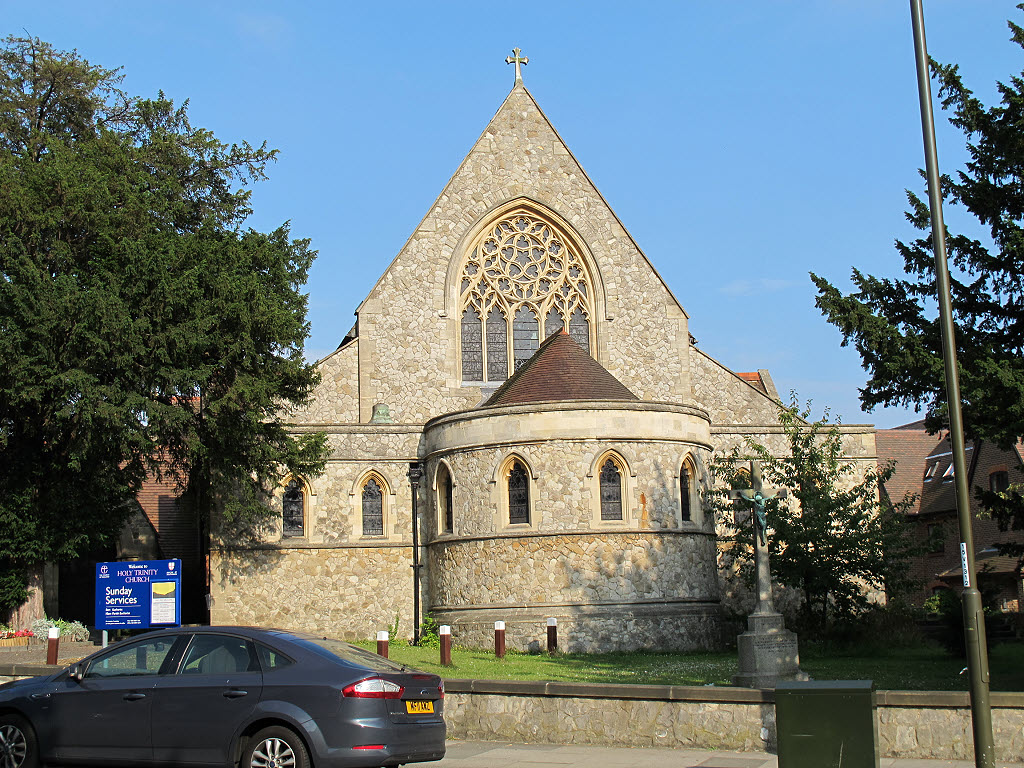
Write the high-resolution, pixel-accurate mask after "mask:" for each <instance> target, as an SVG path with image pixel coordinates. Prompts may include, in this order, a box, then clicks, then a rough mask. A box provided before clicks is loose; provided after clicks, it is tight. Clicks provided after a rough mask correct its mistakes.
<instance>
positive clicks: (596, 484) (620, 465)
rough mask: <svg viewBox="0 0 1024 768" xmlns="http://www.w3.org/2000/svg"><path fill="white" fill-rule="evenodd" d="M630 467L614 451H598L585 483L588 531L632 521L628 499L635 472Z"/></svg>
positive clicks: (631, 493) (633, 511)
mask: <svg viewBox="0 0 1024 768" xmlns="http://www.w3.org/2000/svg"><path fill="white" fill-rule="evenodd" d="M630 467H631V465H630V463H629V462H627V461H626V458H625V456H623V454H622V453H621V452H619V451H616V450H606V451H602V452H600V453H598V455H597V456H596V457H595V458H594V460H593V462H591V464H590V471H589V472H588V473H587V481H588V483H589V484H590V486H591V494H590V497H591V500H592V502H591V523H590V524H591V526H592V527H594V528H601V527H608V526H623V525H627V524H628V523H630V522H631V521H633V520H634V519H635V510H634V509H633V504H632V498H633V487H634V485H635V481H636V471H635V470H633V469H631V468H630ZM616 485H617V486H618V487H617V488H616ZM616 491H617V498H615V494H616Z"/></svg>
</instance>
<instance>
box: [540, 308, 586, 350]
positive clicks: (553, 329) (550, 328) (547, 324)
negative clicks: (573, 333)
mask: <svg viewBox="0 0 1024 768" xmlns="http://www.w3.org/2000/svg"><path fill="white" fill-rule="evenodd" d="M564 327H565V324H564V323H563V322H562V315H561V313H559V311H558V310H557V309H555V308H554V307H552V308H551V309H549V310H548V316H547V317H546V318H544V338H545V339H546V338H547V337H548V336H550V335H551V334H553V333H558V332H559V331H560V330H562V328H564ZM584 349H586V347H584Z"/></svg>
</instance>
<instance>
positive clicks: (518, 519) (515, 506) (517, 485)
mask: <svg viewBox="0 0 1024 768" xmlns="http://www.w3.org/2000/svg"><path fill="white" fill-rule="evenodd" d="M508 521H509V523H510V524H516V523H529V522H530V478H529V475H527V473H526V467H524V466H523V465H522V463H521V462H519V461H515V460H513V462H512V465H511V467H510V468H509V473H508Z"/></svg>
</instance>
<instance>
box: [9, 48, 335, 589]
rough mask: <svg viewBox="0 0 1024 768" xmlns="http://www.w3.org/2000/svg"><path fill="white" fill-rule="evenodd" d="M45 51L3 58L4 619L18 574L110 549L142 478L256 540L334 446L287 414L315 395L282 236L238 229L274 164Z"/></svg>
mask: <svg viewBox="0 0 1024 768" xmlns="http://www.w3.org/2000/svg"><path fill="white" fill-rule="evenodd" d="M121 79H122V76H121V75H120V74H119V73H118V71H117V70H110V69H104V68H102V67H99V66H95V65H93V64H90V63H89V62H88V61H86V60H84V59H82V58H81V57H80V56H79V55H78V54H77V52H75V51H72V52H61V51H57V50H54V49H53V48H52V47H51V46H50V45H48V44H47V43H45V42H42V41H40V40H38V39H32V38H15V37H9V38H7V39H6V40H5V41H3V45H2V47H0V608H4V607H7V608H10V607H12V606H17V605H18V604H20V602H21V601H23V600H24V598H25V584H26V581H25V573H26V569H27V568H29V567H32V566H34V565H37V564H39V563H41V562H43V561H48V560H65V559H69V558H73V557H75V556H77V555H79V554H80V553H83V552H85V551H87V550H88V549H89V548H90V547H92V546H94V545H96V544H97V543H101V542H105V541H109V540H111V539H112V537H113V536H115V535H116V533H117V531H118V530H119V528H120V526H121V524H122V523H123V521H124V520H125V519H126V517H127V515H128V513H129V511H130V502H131V500H132V499H133V498H134V496H135V493H136V491H137V490H138V488H139V486H140V484H141V482H142V481H143V479H144V477H145V476H146V474H147V472H152V473H158V474H161V475H163V476H168V477H171V478H173V479H175V480H177V482H178V483H179V484H180V486H181V488H182V490H183V492H184V494H185V498H186V499H187V500H188V503H189V505H190V507H191V509H192V510H193V511H194V513H195V514H196V515H197V520H198V521H199V523H200V525H201V526H203V527H204V528H205V526H206V525H207V524H208V521H209V520H210V519H211V515H212V514H214V512H216V513H217V515H218V516H221V515H222V516H223V518H224V519H225V520H226V521H227V522H228V523H234V524H236V527H239V526H240V527H242V528H245V527H252V526H254V525H255V526H258V525H259V523H260V521H262V520H265V519H266V517H267V515H268V514H269V510H268V509H267V507H266V506H265V505H264V504H263V503H262V502H263V500H264V499H265V498H266V494H267V493H268V491H269V489H270V488H271V487H272V486H273V484H274V483H275V482H276V481H277V479H278V478H279V477H280V476H281V475H282V474H283V473H284V472H286V471H294V472H297V473H302V474H315V473H317V472H319V471H322V467H323V461H324V457H325V438H324V436H322V435H304V436H302V437H299V438H296V437H294V436H291V435H289V433H288V431H287V424H286V423H285V422H284V421H283V418H284V415H283V413H282V407H289V406H297V405H301V404H302V403H304V402H306V401H307V399H308V397H309V395H310V393H311V390H312V388H313V387H314V386H315V385H316V383H317V376H318V374H317V373H316V370H315V369H314V368H313V367H312V366H310V365H308V364H306V363H305V362H304V360H303V356H302V353H303V343H304V340H305V338H306V336H307V335H308V331H309V327H308V324H307V322H306V320H305V312H306V297H305V295H303V294H302V293H301V287H302V286H303V285H304V283H305V281H306V277H307V274H308V270H309V267H310V265H311V263H312V260H313V258H314V256H315V253H314V252H313V251H312V250H310V248H309V242H308V241H307V240H292V239H291V238H290V236H289V231H288V226H287V225H284V226H282V227H280V228H279V229H277V230H275V231H273V232H271V233H269V234H263V233H260V232H256V231H253V230H251V229H243V223H244V221H245V219H246V217H247V216H248V215H249V213H250V208H249V195H250V193H249V191H248V190H247V189H245V188H244V187H245V185H247V184H248V183H249V182H252V181H256V180H260V179H263V178H265V173H264V171H265V168H266V165H267V163H268V162H270V161H271V160H273V159H274V156H275V152H274V151H271V150H268V149H267V148H266V145H265V144H264V145H263V146H260V147H253V146H251V145H249V144H248V143H242V144H237V145H230V146H229V145H226V144H224V143H222V142H220V141H218V140H217V139H216V138H215V137H214V136H213V134H211V133H210V132H209V131H207V130H204V129H201V128H196V127H194V126H192V125H191V123H190V122H189V119H188V115H187V103H186V104H185V105H183V106H181V107H175V105H174V104H173V103H172V102H171V101H170V100H169V99H167V98H166V97H165V96H164V95H163V94H162V93H160V94H159V95H158V96H157V97H156V98H154V99H143V98H135V97H131V96H129V95H128V94H126V93H125V92H124V91H122V90H121V89H120V87H119V86H120V83H121Z"/></svg>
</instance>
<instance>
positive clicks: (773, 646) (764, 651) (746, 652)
mask: <svg viewBox="0 0 1024 768" xmlns="http://www.w3.org/2000/svg"><path fill="white" fill-rule="evenodd" d="M736 646H737V650H738V651H739V667H740V671H739V674H738V675H734V676H733V678H732V684H733V685H741V686H744V687H745V688H774V687H775V686H776V685H777V684H778V683H780V682H784V681H786V682H788V681H793V680H807V679H809V678H808V676H807V673H806V672H804V671H803V670H802V669H800V654H799V653H798V652H797V642H796V634H795V633H793V632H790V631H789V630H788V629H786V627H785V624H784V623H783V620H782V614H781V613H762V614H757V613H752V614H750V616H748V617H747V631H746V632H744V633H743V634H742V635H739V636H738V637H737V638H736Z"/></svg>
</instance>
